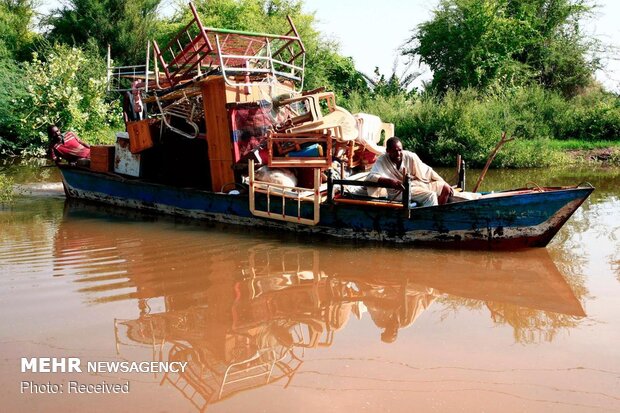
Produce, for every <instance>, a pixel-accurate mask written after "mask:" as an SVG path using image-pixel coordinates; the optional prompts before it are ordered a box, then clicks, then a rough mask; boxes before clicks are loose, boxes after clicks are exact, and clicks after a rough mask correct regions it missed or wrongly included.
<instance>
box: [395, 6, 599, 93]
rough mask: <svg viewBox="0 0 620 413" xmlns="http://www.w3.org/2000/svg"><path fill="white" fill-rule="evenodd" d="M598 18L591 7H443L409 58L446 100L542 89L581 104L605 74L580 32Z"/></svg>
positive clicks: (414, 41)
mask: <svg viewBox="0 0 620 413" xmlns="http://www.w3.org/2000/svg"><path fill="white" fill-rule="evenodd" d="M591 10H592V6H590V5H589V4H588V3H587V0H521V1H515V0H441V2H440V3H439V6H438V8H437V9H436V10H435V11H434V15H433V18H432V19H431V20H430V21H428V22H425V23H422V24H420V25H419V26H418V27H417V30H416V32H415V34H414V36H413V37H412V38H411V39H410V40H409V42H408V44H407V45H406V46H405V48H404V49H403V54H405V55H408V56H410V57H416V56H419V58H420V60H421V62H423V63H426V64H427V65H429V66H430V68H431V69H432V70H433V74H434V77H433V81H432V83H431V87H432V88H433V89H434V90H436V91H438V92H441V93H445V92H446V91H447V90H448V89H455V90H460V89H463V88H467V87H476V88H484V87H487V86H489V85H492V84H497V85H500V86H505V85H525V84H529V83H532V82H535V83H538V84H540V85H542V86H543V87H545V88H547V89H552V90H557V91H560V92H562V93H563V94H564V95H565V96H573V95H575V94H576V93H577V92H578V91H579V90H580V89H581V88H583V87H586V86H588V85H589V84H590V83H591V82H592V79H593V73H594V71H595V70H596V69H597V68H598V60H597V59H596V58H592V57H590V56H592V55H593V52H594V47H593V46H594V43H593V41H592V40H590V39H588V38H587V36H586V35H585V34H584V33H583V32H582V30H581V27H580V21H581V20H582V19H583V18H584V17H585V16H586V15H587V14H588V13H589V12H590V11H591Z"/></svg>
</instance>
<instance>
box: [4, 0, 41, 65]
mask: <svg viewBox="0 0 620 413" xmlns="http://www.w3.org/2000/svg"><path fill="white" fill-rule="evenodd" d="M34 6H35V2H34V0H0V59H1V58H7V59H16V60H19V61H22V60H26V59H27V58H28V57H29V56H30V52H31V47H32V44H33V43H34V41H35V39H36V38H37V35H36V33H34V32H33V31H32V30H31V25H32V20H33V17H34Z"/></svg>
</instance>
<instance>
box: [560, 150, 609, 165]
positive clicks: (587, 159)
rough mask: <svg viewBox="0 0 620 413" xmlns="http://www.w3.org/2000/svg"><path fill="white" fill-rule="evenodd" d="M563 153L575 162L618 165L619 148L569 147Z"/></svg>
mask: <svg viewBox="0 0 620 413" xmlns="http://www.w3.org/2000/svg"><path fill="white" fill-rule="evenodd" d="M565 153H566V155H567V156H568V158H569V159H570V160H572V161H573V162H574V163H576V164H597V165H601V166H620V149H619V148H596V149H571V150H568V151H566V152H565Z"/></svg>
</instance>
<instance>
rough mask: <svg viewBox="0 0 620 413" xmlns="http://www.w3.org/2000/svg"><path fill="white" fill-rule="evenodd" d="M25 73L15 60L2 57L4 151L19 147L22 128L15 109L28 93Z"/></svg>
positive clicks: (0, 142) (0, 131) (0, 136)
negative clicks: (19, 132) (18, 138)
mask: <svg viewBox="0 0 620 413" xmlns="http://www.w3.org/2000/svg"><path fill="white" fill-rule="evenodd" d="M25 78H26V76H25V73H24V71H23V69H22V68H21V66H19V64H17V63H15V62H14V61H13V60H9V59H0V79H3V85H2V87H1V88H0V150H1V151H2V152H3V153H6V152H14V151H15V150H16V149H17V144H16V140H17V136H18V130H19V128H20V113H19V112H18V111H16V110H15V107H16V103H17V102H18V101H19V100H20V99H23V98H24V97H25V96H26V94H25V90H26V85H25V82H24V79H25Z"/></svg>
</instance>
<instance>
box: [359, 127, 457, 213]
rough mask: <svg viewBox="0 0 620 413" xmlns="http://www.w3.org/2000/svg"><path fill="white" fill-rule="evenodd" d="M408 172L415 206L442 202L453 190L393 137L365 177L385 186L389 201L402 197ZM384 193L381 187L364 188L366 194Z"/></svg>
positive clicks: (445, 200)
mask: <svg viewBox="0 0 620 413" xmlns="http://www.w3.org/2000/svg"><path fill="white" fill-rule="evenodd" d="M405 174H409V175H411V177H412V178H413V180H412V181H411V186H410V191H411V200H412V201H414V202H415V203H416V204H417V205H419V206H433V205H440V204H445V203H446V202H447V200H448V198H449V197H450V196H451V195H452V194H453V193H454V190H453V189H452V187H451V186H450V185H448V184H447V183H446V181H444V180H443V178H441V176H439V174H437V172H435V171H434V170H433V168H431V167H430V166H428V165H426V164H425V163H424V162H422V161H421V160H420V158H419V157H418V155H416V154H415V153H413V152H409V151H405V150H403V144H402V143H401V141H400V139H398V138H397V137H392V138H390V139H388V141H387V143H386V151H385V154H384V155H381V156H380V157H379V159H377V162H375V164H374V165H373V167H372V169H371V170H370V174H369V175H368V177H367V178H366V179H367V180H368V181H371V182H378V183H380V184H383V185H386V186H388V187H389V189H388V190H387V196H388V198H389V199H392V200H400V199H402V191H403V190H404V187H403V177H404V176H405ZM382 193H383V194H385V189H384V188H368V194H369V195H370V196H381V194H382Z"/></svg>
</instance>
